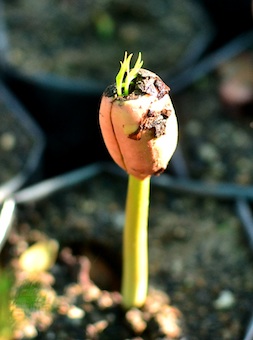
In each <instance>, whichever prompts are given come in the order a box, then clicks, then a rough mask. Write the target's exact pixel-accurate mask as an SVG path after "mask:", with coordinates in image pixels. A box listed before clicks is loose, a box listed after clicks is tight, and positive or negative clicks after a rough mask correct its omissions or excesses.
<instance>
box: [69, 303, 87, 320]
mask: <svg viewBox="0 0 253 340" xmlns="http://www.w3.org/2000/svg"><path fill="white" fill-rule="evenodd" d="M84 315H85V312H84V310H83V309H81V308H78V307H76V306H71V307H70V308H69V310H68V313H67V316H68V318H70V319H82V318H83V317H84Z"/></svg>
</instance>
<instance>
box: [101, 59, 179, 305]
mask: <svg viewBox="0 0 253 340" xmlns="http://www.w3.org/2000/svg"><path fill="white" fill-rule="evenodd" d="M131 58H132V54H130V55H129V56H127V53H125V55H124V60H123V62H121V67H120V70H119V72H118V74H117V76H116V83H115V84H113V85H110V86H108V87H107V89H106V90H105V91H104V93H103V96H102V100H101V104H100V111H99V123H100V128H101V132H102V135H103V138H104V142H105V144H106V147H107V149H108V151H109V153H110V155H111V156H112V158H113V160H114V161H115V162H116V163H117V164H118V165H119V166H120V167H121V168H122V169H124V170H125V171H126V172H127V173H128V189H127V197H126V211H125V213H126V217H125V226H124V234H123V277H122V298H123V306H124V307H125V308H130V307H133V306H134V307H141V306H142V305H143V304H144V303H145V300H146V296H147V292H148V215H149V195H150V178H151V176H152V175H159V174H160V173H162V172H163V171H164V170H165V169H166V167H167V165H168V162H169V160H170V158H171V157H172V155H173V153H174V151H175V149H176V145H177V140H178V126H177V119H176V116H175V112H174V108H173V105H172V103H171V100H170V97H169V94H168V93H169V87H168V86H167V85H166V84H164V82H163V81H162V80H161V78H160V77H158V76H157V75H156V74H155V73H153V72H151V71H148V70H145V69H142V68H141V67H142V65H143V61H142V60H141V53H139V55H138V58H137V61H136V63H135V65H134V67H133V68H132V69H131V68H130V62H131Z"/></svg>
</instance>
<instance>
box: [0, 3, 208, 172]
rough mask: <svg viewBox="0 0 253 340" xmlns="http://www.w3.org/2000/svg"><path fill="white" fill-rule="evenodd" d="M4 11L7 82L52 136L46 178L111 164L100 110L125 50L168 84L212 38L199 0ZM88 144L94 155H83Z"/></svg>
mask: <svg viewBox="0 0 253 340" xmlns="http://www.w3.org/2000/svg"><path fill="white" fill-rule="evenodd" d="M22 4H23V5H24V7H23V8H22ZM4 5H5V16H4V17H5V26H6V27H7V29H6V30H7V34H6V35H7V40H8V44H6V45H7V47H6V49H5V53H3V54H2V56H3V60H2V69H3V78H4V80H5V82H6V84H7V85H8V86H9V87H10V88H11V89H12V90H13V91H14V93H15V94H16V95H17V96H18V98H20V99H21V100H22V102H23V103H24V105H25V106H26V107H27V108H28V109H29V111H30V112H32V113H33V115H34V117H35V119H36V120H37V121H38V123H39V124H40V126H42V128H43V130H44V131H45V133H46V135H47V138H48V140H49V143H48V145H47V149H46V153H45V163H46V165H47V168H48V169H49V170H48V176H52V175H55V174H57V173H59V172H64V171H68V170H71V169H73V168H76V167H79V166H83V165H86V164H89V163H91V162H93V161H98V160H109V157H108V153H107V151H106V150H105V148H104V144H103V142H102V140H101V136H100V133H99V131H98V128H97V111H98V106H99V100H100V96H101V94H102V92H103V90H104V89H105V87H106V86H107V85H109V84H111V83H112V82H114V77H115V75H116V73H117V71H118V66H119V61H120V60H122V58H123V54H124V52H125V51H128V52H129V53H130V52H133V53H134V57H136V56H137V53H138V52H139V51H141V52H142V56H143V59H144V62H145V65H144V67H145V68H149V69H152V70H153V71H155V72H157V73H158V74H159V75H160V76H162V77H164V78H165V79H164V80H165V81H167V80H168V81H167V83H168V85H170V81H171V78H172V75H171V74H172V73H173V74H174V73H178V72H180V70H182V69H184V68H185V67H187V66H189V65H191V64H193V63H195V62H196V61H197V60H198V59H199V58H200V56H201V55H202V53H203V51H204V50H205V49H206V46H207V45H208V43H209V42H210V40H211V38H212V30H213V29H212V27H211V25H209V21H208V19H207V17H206V15H205V12H204V11H203V10H202V9H201V7H200V6H198V5H196V4H195V2H194V1H191V2H189V1H183V2H181V3H180V6H178V2H177V1H176V0H173V1H170V2H167V3H165V2H163V1H159V2H157V1H150V2H147V3H143V4H139V3H138V2H136V1H131V2H130V3H129V2H128V3H126V2H124V1H114V0H113V1H108V2H104V3H103V4H102V2H98V1H97V2H96V1H95V2H91V3H90V4H88V3H87V2H82V1H77V2H75V5H74V4H73V3H72V2H71V1H60V2H57V3H56V2H55V1H53V0H51V1H49V0H48V1H44V2H43V4H42V3H38V2H33V1H29V0H26V1H22V2H20V1H18V0H15V1H6V2H4ZM40 11H41V12H42V13H43V14H41V12H40ZM196 18H198V20H196ZM53 27H55V28H53ZM110 27H111V28H110ZM109 28H110V29H109ZM157 32H158V33H157ZM49 37H50V39H49ZM157 37H158V38H157ZM30 48H32V50H31V49H30ZM65 48H66V49H67V52H66V51H64V49H65ZM29 59H30V60H29ZM53 60H55V61H53ZM53 64H54V66H53ZM87 66H88V69H87V70H86V67H87ZM172 90H173V89H172ZM87 126H89V128H86V127H87ZM62 145H64V148H62ZM87 145H89V146H90V145H92V146H93V150H94V152H92V153H90V154H89V155H88V154H86V155H85V157H80V154H82V152H83V150H84V149H86V148H87ZM52 167H54V169H52Z"/></svg>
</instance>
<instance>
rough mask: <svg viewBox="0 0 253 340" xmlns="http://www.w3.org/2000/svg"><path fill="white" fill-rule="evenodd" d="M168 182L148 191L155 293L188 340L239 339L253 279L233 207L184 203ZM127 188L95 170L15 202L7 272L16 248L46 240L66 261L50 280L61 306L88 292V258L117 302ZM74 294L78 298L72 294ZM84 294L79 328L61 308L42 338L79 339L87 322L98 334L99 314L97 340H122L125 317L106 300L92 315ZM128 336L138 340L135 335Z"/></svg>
mask: <svg viewBox="0 0 253 340" xmlns="http://www.w3.org/2000/svg"><path fill="white" fill-rule="evenodd" d="M163 178H168V176H167V175H166V174H164V175H161V176H160V177H157V178H154V179H155V181H153V184H152V191H151V203H150V222H149V257H150V288H151V290H152V289H156V290H158V291H159V292H160V293H161V294H162V296H163V297H164V296H167V294H168V295H169V299H170V301H171V302H170V303H169V304H170V306H171V307H173V308H174V309H173V310H174V312H175V311H176V313H177V316H178V317H179V319H180V321H181V319H182V318H183V320H184V323H185V325H184V323H183V325H184V326H183V327H182V328H181V330H182V332H183V334H182V335H184V336H186V337H188V336H189V337H195V338H197V339H208V338H210V337H211V338H212V339H222V338H224V334H226V336H227V337H228V338H237V339H242V338H243V334H244V332H245V329H246V326H247V322H248V320H249V317H250V313H251V309H252V305H251V301H252V298H253V293H252V292H253V283H252V274H253V272H252V258H251V254H250V251H249V250H248V248H247V245H246V244H245V240H244V239H243V238H242V237H241V223H240V221H239V220H238V218H237V217H236V216H235V214H233V212H232V210H231V204H230V202H229V201H228V202H226V201H218V200H216V199H213V198H210V197H205V198H203V197H202V198H201V199H199V198H197V197H194V196H193V195H182V194H180V193H178V192H177V190H173V188H171V187H170V186H168V187H166V185H164V183H163ZM160 180H161V183H163V185H159V182H160ZM172 182H173V179H172ZM174 182H175V181H174ZM126 184H127V182H126V176H125V174H123V173H122V172H118V168H117V169H116V168H115V167H114V166H111V165H109V166H108V165H105V164H93V165H91V166H88V167H85V168H82V169H78V170H75V171H73V172H70V173H67V174H65V175H61V176H57V177H54V178H52V179H48V180H46V181H43V182H41V183H38V184H36V185H34V186H32V187H30V188H26V189H24V190H22V191H20V192H18V193H16V194H15V195H14V196H13V198H14V201H16V211H15V221H14V224H13V227H12V230H11V233H10V236H9V239H8V243H7V244H6V246H5V247H4V249H3V252H2V262H4V261H5V265H7V263H9V264H10V262H12V260H11V259H12V258H13V255H12V256H11V254H14V253H15V255H14V258H15V257H19V255H20V252H22V251H24V248H22V247H18V246H17V245H18V244H20V245H26V246H27V245H29V244H33V243H34V242H37V241H40V240H43V239H45V238H49V239H51V238H52V239H56V240H58V242H59V243H60V252H59V256H58V260H57V262H56V264H55V266H54V267H53V268H52V270H51V271H50V273H51V276H53V277H54V279H53V281H54V280H55V284H54V289H55V293H56V296H57V298H58V299H69V298H70V296H68V295H67V294H68V293H67V292H68V291H69V293H70V294H74V295H75V292H78V291H79V292H80V291H81V292H83V290H82V289H84V288H82V287H81V288H80V275H81V274H82V275H83V276H82V278H83V279H82V280H84V277H86V279H87V276H85V275H84V274H85V273H84V272H82V273H80V271H78V273H79V274H78V275H77V274H76V271H77V269H78V268H77V267H76V264H77V263H79V262H78V261H79V260H80V259H82V261H84V257H85V258H86V259H87V258H88V259H89V263H90V266H91V268H90V272H89V274H90V275H91V278H92V280H94V282H95V283H96V284H97V285H98V286H99V287H100V289H102V291H105V290H106V291H107V301H108V298H109V297H110V298H112V296H111V295H110V292H111V291H115V290H118V289H119V284H120V273H121V269H120V268H121V267H120V266H121V240H122V229H123V224H124V202H125V193H126ZM174 189H175V188H174ZM13 249H16V251H15V252H13ZM7 259H8V260H7ZM78 259H79V260H78ZM75 261H77V262H75ZM14 263H15V262H14ZM79 264H80V263H79ZM83 269H84V268H83ZM86 269H87V268H86ZM79 270H80V267H79ZM86 275H87V272H86ZM71 286H72V287H73V288H72V290H68V287H69V289H70V288H71ZM86 289H87V286H86ZM93 289H94V287H93ZM71 292H72V293H71ZM93 292H94V290H93ZM160 293H159V294H160ZM82 294H87V291H85V292H83V293H81V295H78V297H75V298H74V300H73V299H72V300H71V301H72V303H73V304H74V305H75V307H78V308H81V309H82V308H84V310H85V317H82V318H81V319H80V320H79V322H78V323H77V321H73V320H72V321H71V318H70V317H69V316H68V314H67V312H66V313H65V312H63V313H62V314H61V315H59V313H58V312H57V309H55V312H54V316H53V320H52V324H51V325H50V326H49V328H48V330H47V329H45V330H44V331H43V332H41V333H40V334H39V335H40V336H41V337H43V336H45V334H46V333H47V331H50V333H51V334H52V332H53V333H54V334H56V336H57V335H58V334H57V332H58V331H57V329H58V330H59V329H60V330H61V332H68V334H69V336H70V334H71V336H73V337H78V336H79V334H80V333H79V332H80V328H81V329H82V331H86V332H87V331H88V326H87V320H89V322H88V324H92V325H93V326H95V324H96V323H95V320H96V321H98V319H97V318H96V315H99V320H100V321H101V320H105V321H106V322H105V323H104V325H105V328H104V329H103V330H102V331H101V333H100V336H101V339H102V337H103V336H105V335H106V334H107V335H108V333H107V332H109V330H111V329H112V328H113V327H115V326H116V327H117V331H118V333H117V334H118V335H119V334H121V330H122V327H123V324H122V320H123V319H124V317H123V316H122V315H121V316H118V317H116V318H115V313H119V310H118V309H117V308H115V305H114V309H110V308H109V307H101V305H100V307H99V304H100V303H101V300H99V301H100V302H98V301H97V298H95V297H94V296H93V300H92V306H93V307H92V308H90V309H88V305H89V306H90V303H91V302H90V301H85V298H82V296H84V295H82ZM100 294H101V293H99V294H98V295H99V296H100V297H101V295H100ZM71 296H72V298H73V295H71ZM75 296H76V295H75ZM85 296H87V295H85ZM159 296H160V295H159ZM160 297H161V296H160ZM167 298H168V296H167ZM61 301H62V300H61ZM68 301H69V300H68ZM73 301H74V302H73ZM69 306H70V307H72V305H71V303H70V305H69ZM174 306H176V308H175V307H174ZM235 306H236V308H235ZM101 309H102V310H101ZM170 311H171V313H172V314H173V313H174V312H172V310H170ZM93 312H94V313H95V316H94V315H93V316H92V313H93ZM108 315H111V316H110V317H109V316H108ZM112 315H114V316H113V317H112ZM119 315H120V313H119ZM141 315H142V314H141ZM94 318H95V319H94ZM122 318H123V319H122ZM60 320H61V321H60ZM119 320H121V321H119ZM174 321H175V320H174ZM174 321H173V319H172V320H171V325H173V322H174ZM59 322H61V327H60V328H59V327H58V326H57V324H58V323H59ZM123 323H124V325H126V323H125V321H124V322H123ZM70 325H72V326H70ZM167 325H168V323H167ZM235 325H236V326H235ZM177 326H179V327H181V326H182V325H181V324H180V323H179V324H177ZM65 327H66V328H65ZM149 327H151V328H149V331H151V329H152V330H153V328H152V326H150V324H149ZM114 329H115V328H114ZM124 329H125V328H124ZM61 334H62V333H61ZM114 334H115V333H114ZM130 334H132V335H131V336H133V335H136V334H135V333H133V331H131V333H130ZM130 334H129V333H127V334H125V337H119V338H120V339H125V338H128V337H129V336H130ZM149 334H150V333H149ZM140 335H141V336H143V339H150V337H148V335H147V333H145V332H144V333H143V335H142V333H141V331H139V336H140ZM160 335H161V333H160ZM79 337H80V336H79ZM157 337H158V333H155V338H157ZM170 338H172V339H173V337H170ZM174 338H175V339H178V337H174Z"/></svg>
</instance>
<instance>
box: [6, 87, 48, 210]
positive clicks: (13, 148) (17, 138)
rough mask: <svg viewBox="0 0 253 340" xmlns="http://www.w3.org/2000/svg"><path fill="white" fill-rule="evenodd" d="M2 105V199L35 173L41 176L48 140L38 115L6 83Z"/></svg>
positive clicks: (31, 179)
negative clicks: (28, 108) (33, 116)
mask: <svg viewBox="0 0 253 340" xmlns="http://www.w3.org/2000/svg"><path fill="white" fill-rule="evenodd" d="M0 105H1V111H2V112H1V114H0V124H1V131H2V132H1V136H0V138H1V158H2V163H1V170H0V171H1V172H2V181H1V183H0V203H2V202H3V201H4V200H5V199H6V198H7V197H8V196H10V195H11V194H12V193H13V192H15V191H17V190H19V189H20V188H21V187H23V186H24V185H26V184H28V183H29V184H31V183H32V182H33V181H34V180H35V178H36V177H35V176H38V174H39V171H40V167H41V166H42V164H41V163H42V156H43V151H44V146H45V140H44V135H43V133H42V131H41V129H40V128H39V127H38V125H37V124H36V123H35V121H34V119H33V118H32V117H31V116H30V115H29V113H27V111H26V110H25V109H24V107H23V106H22V104H20V102H19V101H18V100H17V99H16V98H15V97H14V96H13V95H12V93H11V92H10V91H9V90H8V89H7V88H6V87H5V85H4V84H3V83H0ZM5 129H6V130H5Z"/></svg>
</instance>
